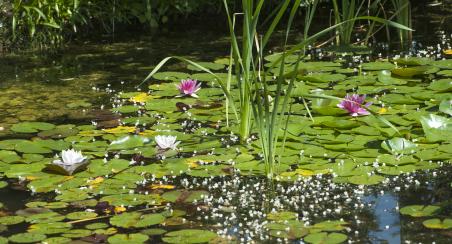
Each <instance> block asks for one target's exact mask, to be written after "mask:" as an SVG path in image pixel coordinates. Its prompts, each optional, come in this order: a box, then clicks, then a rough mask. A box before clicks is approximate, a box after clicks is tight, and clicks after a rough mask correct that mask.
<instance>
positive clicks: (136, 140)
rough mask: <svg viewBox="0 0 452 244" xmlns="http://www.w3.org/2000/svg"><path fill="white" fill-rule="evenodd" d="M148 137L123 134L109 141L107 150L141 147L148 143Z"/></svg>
mask: <svg viewBox="0 0 452 244" xmlns="http://www.w3.org/2000/svg"><path fill="white" fill-rule="evenodd" d="M149 142H150V140H149V138H146V137H143V136H135V135H134V136H125V137H121V138H118V139H117V140H114V141H112V142H111V144H110V146H108V149H109V150H122V149H132V148H136V147H142V146H144V145H145V144H147V143H149Z"/></svg>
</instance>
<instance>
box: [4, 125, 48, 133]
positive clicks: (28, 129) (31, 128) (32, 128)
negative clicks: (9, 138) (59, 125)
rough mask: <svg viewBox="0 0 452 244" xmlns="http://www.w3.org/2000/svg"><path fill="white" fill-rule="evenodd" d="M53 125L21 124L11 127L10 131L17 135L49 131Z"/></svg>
mask: <svg viewBox="0 0 452 244" xmlns="http://www.w3.org/2000/svg"><path fill="white" fill-rule="evenodd" d="M53 128H55V125H54V124H50V123H45V122H22V123H18V124H14V125H13V126H11V130H12V131H14V132H17V133H35V132H38V131H42V130H51V129H53Z"/></svg>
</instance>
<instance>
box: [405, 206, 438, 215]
mask: <svg viewBox="0 0 452 244" xmlns="http://www.w3.org/2000/svg"><path fill="white" fill-rule="evenodd" d="M440 209H441V207H439V206H433V205H427V206H424V205H409V206H406V207H403V208H401V209H400V213H401V214H403V215H410V216H411V217H426V216H432V215H435V213H436V212H438V211H439V210H440Z"/></svg>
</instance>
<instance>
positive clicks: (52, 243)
mask: <svg viewBox="0 0 452 244" xmlns="http://www.w3.org/2000/svg"><path fill="white" fill-rule="evenodd" d="M43 242H44V243H48V244H64V243H68V242H71V239H70V238H67V237H52V238H48V239H45V240H44V241H43Z"/></svg>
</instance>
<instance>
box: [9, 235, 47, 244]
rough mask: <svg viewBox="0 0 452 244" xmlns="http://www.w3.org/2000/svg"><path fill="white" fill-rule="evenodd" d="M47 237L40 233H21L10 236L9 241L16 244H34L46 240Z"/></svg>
mask: <svg viewBox="0 0 452 244" xmlns="http://www.w3.org/2000/svg"><path fill="white" fill-rule="evenodd" d="M46 238H47V236H46V235H44V234H38V233H20V234H15V235H12V236H10V237H9V238H8V239H9V241H11V242H14V243H34V242H39V241H42V240H44V239H46Z"/></svg>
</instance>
